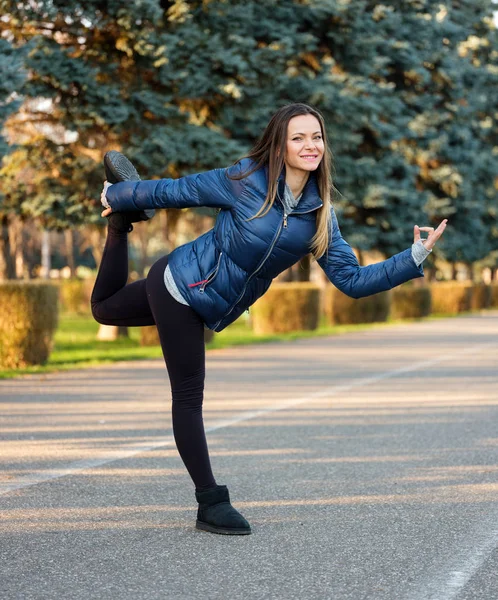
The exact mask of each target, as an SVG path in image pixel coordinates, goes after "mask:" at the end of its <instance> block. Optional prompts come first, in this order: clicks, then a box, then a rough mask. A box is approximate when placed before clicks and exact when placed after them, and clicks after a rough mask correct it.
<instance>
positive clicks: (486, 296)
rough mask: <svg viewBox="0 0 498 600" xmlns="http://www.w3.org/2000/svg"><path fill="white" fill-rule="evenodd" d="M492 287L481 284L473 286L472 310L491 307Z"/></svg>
mask: <svg viewBox="0 0 498 600" xmlns="http://www.w3.org/2000/svg"><path fill="white" fill-rule="evenodd" d="M491 299H492V298H491V286H490V285H486V284H485V283H479V284H476V285H473V286H472V298H471V300H470V309H471V310H480V309H481V308H489V307H490V306H491Z"/></svg>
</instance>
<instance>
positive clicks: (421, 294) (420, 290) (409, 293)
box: [391, 286, 432, 319]
mask: <svg viewBox="0 0 498 600" xmlns="http://www.w3.org/2000/svg"><path fill="white" fill-rule="evenodd" d="M431 310H432V296H431V290H430V289H429V288H428V287H413V286H401V287H397V288H394V289H393V290H392V292H391V317H392V318H393V319H418V318H421V317H427V316H428V315H430V314H431Z"/></svg>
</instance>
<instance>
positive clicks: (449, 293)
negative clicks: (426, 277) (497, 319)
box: [429, 281, 474, 315]
mask: <svg viewBox="0 0 498 600" xmlns="http://www.w3.org/2000/svg"><path fill="white" fill-rule="evenodd" d="M429 287H430V290H431V294H432V312H433V313H434V314H449V315H453V314H457V313H459V312H467V311H469V310H471V308H472V296H473V293H474V290H473V288H474V286H473V285H472V283H470V282H458V281H440V282H438V283H435V284H432V285H430V286H429Z"/></svg>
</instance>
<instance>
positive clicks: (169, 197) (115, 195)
mask: <svg viewBox="0 0 498 600" xmlns="http://www.w3.org/2000/svg"><path fill="white" fill-rule="evenodd" d="M239 173H240V163H238V164H236V165H233V166H232V167H229V168H227V169H214V170H213V171H207V172H205V173H197V174H195V175H187V176H186V177H180V178H179V179H153V180H146V181H122V182H120V183H115V184H114V185H112V186H110V187H109V188H108V189H107V191H106V194H105V195H106V198H107V201H108V203H109V206H110V207H111V209H112V211H113V212H125V211H136V210H144V209H148V208H192V207H197V206H210V207H214V208H231V206H232V205H233V203H234V202H235V201H236V199H237V197H238V196H239V195H240V193H241V192H242V189H243V188H244V180H243V179H242V180H233V179H230V178H229V175H238V174H239Z"/></svg>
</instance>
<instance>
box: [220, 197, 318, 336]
mask: <svg viewBox="0 0 498 600" xmlns="http://www.w3.org/2000/svg"><path fill="white" fill-rule="evenodd" d="M277 198H278V199H279V200H280V202H282V200H281V199H280V196H279V195H278V193H277ZM282 205H283V202H282ZM322 206H323V204H320V206H316V207H315V208H312V209H310V210H303V211H302V212H293V213H292V214H294V215H306V214H307V213H310V212H314V211H315V210H318V209H319V208H321V207H322ZM288 216H289V215H286V214H285V212H284V218H283V219H282V223H281V224H280V227H279V228H278V230H277V233H276V234H275V237H274V238H273V241H272V243H271V246H270V248H269V250H268V251H267V253H266V254H265V256H264V258H263V260H262V261H261V262H260V263H259V265H258V266H257V267H256V270H255V271H253V272H252V273H251V275H249V277H248V279H247V281H246V283H245V285H244V289H243V290H242V292H241V294H240V295H239V297H238V298H237V300H236V301H235V302H234V303H233V304H232V306H231V307H230V310H229V311H228V312H227V313H225V314H224V315H223V317H222V318H221V319H220V320H219V321H218V322H217V323H216V325H215V326H214V327H213V330H216V328H217V327H218V326H219V324H220V323H221V322H222V321H223V320H224V319H226V318H227V317H228V315H229V314H230V313H231V312H232V311H233V309H234V308H235V307H236V306H237V304H238V303H239V301H240V300H241V298H242V297H243V296H244V294H245V293H246V290H247V286H248V285H249V283H250V282H251V280H252V278H253V277H254V276H255V275H256V274H257V273H259V272H260V271H261V269H262V268H263V265H264V264H265V262H266V261H267V260H268V257H269V256H270V254H271V252H272V250H273V248H274V247H275V245H276V243H277V241H278V238H279V237H280V233H281V232H282V228H287V217H288Z"/></svg>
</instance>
